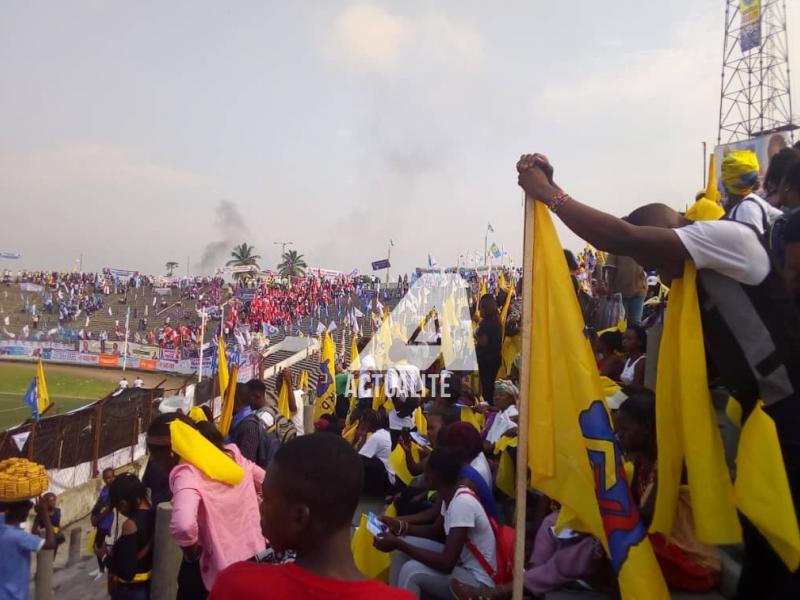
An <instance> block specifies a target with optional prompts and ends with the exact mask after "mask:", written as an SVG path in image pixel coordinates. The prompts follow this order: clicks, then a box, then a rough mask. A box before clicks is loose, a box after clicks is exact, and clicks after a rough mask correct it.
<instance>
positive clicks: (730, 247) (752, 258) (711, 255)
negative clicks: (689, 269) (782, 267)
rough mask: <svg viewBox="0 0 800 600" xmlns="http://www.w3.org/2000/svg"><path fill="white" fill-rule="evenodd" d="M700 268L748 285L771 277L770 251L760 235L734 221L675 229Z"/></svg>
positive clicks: (700, 223)
mask: <svg viewBox="0 0 800 600" xmlns="http://www.w3.org/2000/svg"><path fill="white" fill-rule="evenodd" d="M673 231H674V232H675V233H676V234H677V236H678V238H679V239H680V241H681V243H682V244H683V246H684V247H685V248H686V251H687V252H688V253H689V256H691V257H692V261H693V262H694V264H695V266H696V267H697V268H698V269H711V270H713V271H717V272H718V273H721V274H722V275H726V276H728V277H730V278H731V279H734V280H736V281H738V282H739V283H744V284H745V285H758V284H759V283H761V282H762V281H764V278H765V277H766V276H767V275H768V274H769V271H770V262H769V256H767V251H766V250H765V249H764V246H763V245H762V244H761V241H760V240H759V239H758V236H757V235H756V233H755V232H754V231H753V230H752V229H750V228H749V227H745V226H743V225H741V224H739V223H736V222H734V221H698V222H697V223H692V224H691V225H687V226H686V227H680V228H678V229H673Z"/></svg>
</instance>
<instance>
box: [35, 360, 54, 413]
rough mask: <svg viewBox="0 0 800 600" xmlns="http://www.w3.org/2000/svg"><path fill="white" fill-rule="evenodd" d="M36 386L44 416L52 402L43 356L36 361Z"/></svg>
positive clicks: (40, 411)
mask: <svg viewBox="0 0 800 600" xmlns="http://www.w3.org/2000/svg"><path fill="white" fill-rule="evenodd" d="M36 386H37V387H38V402H39V416H42V415H43V414H44V413H45V411H46V410H47V409H48V408H50V406H51V404H52V403H51V402H50V394H48V393H47V382H46V381H45V379H44V365H43V364H42V359H41V358H40V359H39V360H38V361H37V362H36Z"/></svg>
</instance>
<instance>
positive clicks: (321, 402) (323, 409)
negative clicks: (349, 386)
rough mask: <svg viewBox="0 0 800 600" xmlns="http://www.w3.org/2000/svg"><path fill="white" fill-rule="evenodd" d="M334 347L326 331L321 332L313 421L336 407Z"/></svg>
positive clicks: (330, 412) (331, 411)
mask: <svg viewBox="0 0 800 600" xmlns="http://www.w3.org/2000/svg"><path fill="white" fill-rule="evenodd" d="M335 364H336V348H335V347H334V345H333V340H332V339H331V336H330V335H329V334H328V332H327V331H325V332H323V333H322V343H321V348H320V353H319V380H318V382H317V398H316V400H314V421H318V420H319V419H320V417H322V415H324V414H332V413H333V412H334V411H335V409H336V378H335V370H334V369H335Z"/></svg>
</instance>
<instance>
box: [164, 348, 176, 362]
mask: <svg viewBox="0 0 800 600" xmlns="http://www.w3.org/2000/svg"><path fill="white" fill-rule="evenodd" d="M160 358H162V359H164V360H175V361H177V360H180V359H181V351H180V350H178V349H177V348H162V349H161V354H160Z"/></svg>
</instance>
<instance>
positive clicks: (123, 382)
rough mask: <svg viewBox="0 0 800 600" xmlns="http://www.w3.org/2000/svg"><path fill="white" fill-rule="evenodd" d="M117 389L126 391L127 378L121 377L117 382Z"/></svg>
mask: <svg viewBox="0 0 800 600" xmlns="http://www.w3.org/2000/svg"><path fill="white" fill-rule="evenodd" d="M119 389H121V390H126V389H128V378H127V377H123V378H122V379H120V380H119Z"/></svg>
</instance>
